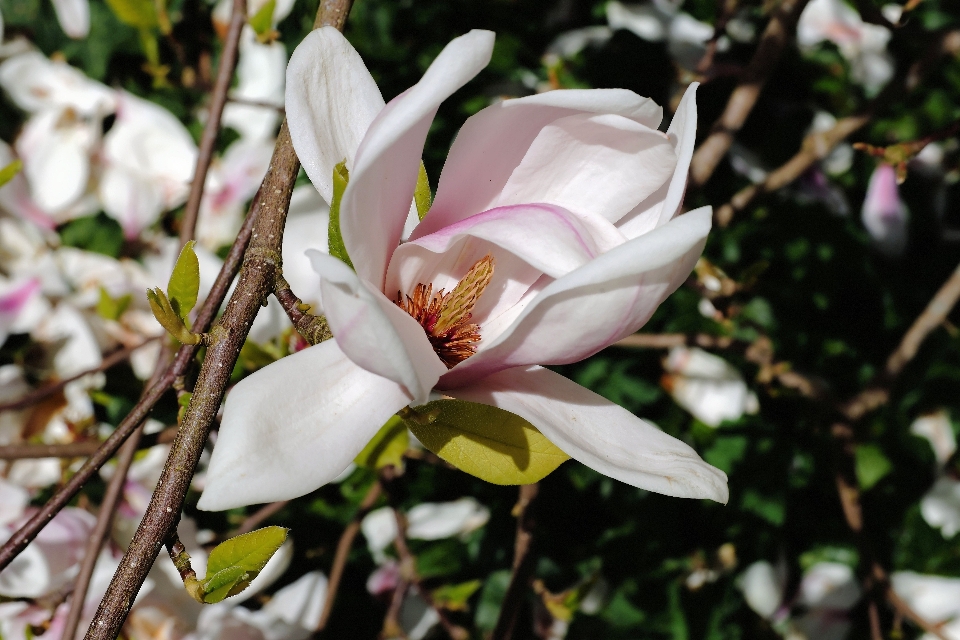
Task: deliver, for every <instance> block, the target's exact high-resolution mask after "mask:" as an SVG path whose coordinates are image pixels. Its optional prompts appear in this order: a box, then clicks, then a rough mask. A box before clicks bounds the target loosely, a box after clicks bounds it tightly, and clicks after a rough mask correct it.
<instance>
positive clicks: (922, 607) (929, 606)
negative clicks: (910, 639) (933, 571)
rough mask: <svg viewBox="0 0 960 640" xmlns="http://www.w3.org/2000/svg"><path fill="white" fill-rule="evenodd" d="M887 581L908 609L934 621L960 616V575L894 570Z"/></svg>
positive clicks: (936, 622) (935, 622) (938, 621)
mask: <svg viewBox="0 0 960 640" xmlns="http://www.w3.org/2000/svg"><path fill="white" fill-rule="evenodd" d="M890 583H891V585H892V586H893V590H894V591H896V593H897V595H898V596H900V597H901V598H903V599H904V600H905V601H906V602H907V604H908V605H910V608H911V609H913V610H914V611H916V612H917V613H918V614H920V615H921V616H922V617H923V618H924V619H925V620H928V621H930V622H931V623H933V624H938V623H940V622H944V621H945V620H949V619H951V618H956V617H958V616H960V578H948V577H946V576H931V575H923V574H920V573H914V572H913V571H897V572H896V573H894V574H893V575H891V576H890Z"/></svg>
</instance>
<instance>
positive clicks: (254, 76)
mask: <svg viewBox="0 0 960 640" xmlns="http://www.w3.org/2000/svg"><path fill="white" fill-rule="evenodd" d="M251 6H252V5H251ZM286 65H287V50H286V48H285V47H284V46H283V43H282V42H271V43H270V44H261V43H259V42H257V38H256V35H255V34H254V32H253V29H252V28H251V27H249V26H247V27H244V30H243V32H242V33H241V34H240V59H239V61H238V62H237V86H236V87H235V88H234V89H232V90H231V91H230V97H231V98H234V99H235V100H242V101H248V102H256V103H262V104H263V105H266V106H261V104H242V103H238V102H230V103H229V104H227V106H226V107H225V108H224V110H223V117H222V121H223V124H224V126H227V127H232V128H234V129H236V130H237V131H238V132H239V133H240V136H241V137H243V138H246V139H248V140H271V139H272V138H273V136H274V135H275V134H276V131H277V125H278V124H279V123H280V111H279V107H283V88H284V69H285V67H286ZM271 105H276V106H275V107H274V106H271ZM271 148H272V144H271Z"/></svg>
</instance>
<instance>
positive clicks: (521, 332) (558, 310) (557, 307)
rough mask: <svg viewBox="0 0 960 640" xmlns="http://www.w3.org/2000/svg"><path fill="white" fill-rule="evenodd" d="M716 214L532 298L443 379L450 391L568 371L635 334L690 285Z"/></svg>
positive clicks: (670, 228) (625, 250) (685, 222)
mask: <svg viewBox="0 0 960 640" xmlns="http://www.w3.org/2000/svg"><path fill="white" fill-rule="evenodd" d="M711 218H712V212H711V210H710V207H704V208H702V209H698V210H696V211H692V212H690V213H688V214H685V215H683V216H680V217H679V218H676V219H674V220H673V221H671V222H670V223H669V224H666V225H664V226H662V227H660V228H659V229H657V230H655V231H654V232H651V233H647V234H644V235H642V236H640V237H638V238H634V239H633V240H631V241H629V242H627V243H625V244H622V245H620V246H619V247H616V248H615V249H613V250H611V251H608V252H607V253H604V254H603V255H601V256H599V257H598V258H596V259H594V260H592V261H591V262H589V263H587V264H586V265H585V266H583V267H581V268H580V269H577V270H576V271H573V272H572V273H570V274H568V275H566V276H564V277H563V278H560V279H559V280H556V281H553V282H551V283H549V284H545V286H542V290H538V289H539V288H540V285H538V286H537V287H535V288H534V289H532V290H531V292H530V294H529V295H528V297H525V298H524V300H521V302H520V303H519V304H518V305H517V307H516V308H517V310H518V314H516V315H513V316H511V315H509V314H504V316H505V322H509V324H508V325H507V326H505V327H503V326H491V324H488V325H486V326H482V327H481V329H482V330H483V334H482V336H483V339H482V340H481V342H480V350H479V351H478V352H477V354H476V355H474V356H471V357H470V358H467V359H466V360H465V361H463V362H461V363H460V364H458V365H457V366H456V367H454V368H453V369H452V370H451V371H450V372H448V373H447V374H445V375H444V376H443V378H442V379H441V383H440V388H444V389H446V388H451V387H455V386H459V385H461V384H466V383H468V382H469V381H471V380H477V379H478V378H480V377H482V376H484V375H486V374H488V373H491V372H493V371H498V370H500V369H504V368H507V367H511V366H522V365H530V364H566V363H570V362H576V361H578V360H582V359H583V358H585V357H587V356H590V355H593V354H594V353H596V352H597V351H599V350H600V349H602V348H604V347H606V346H607V345H610V344H612V343H613V342H616V341H617V340H619V339H620V338H623V337H625V336H627V335H629V334H631V333H634V332H635V331H637V329H639V328H640V327H641V326H643V324H644V323H645V322H646V321H647V320H648V319H649V318H650V316H651V315H653V312H654V311H655V310H656V309H657V307H658V306H659V305H660V303H661V302H662V301H663V300H664V299H665V298H666V297H667V296H668V295H670V294H671V293H673V291H675V290H676V288H677V287H678V286H680V284H682V283H683V281H684V280H685V279H686V278H687V276H688V275H689V274H690V271H691V270H692V269H693V265H694V264H695V263H696V260H697V258H699V256H700V253H701V252H702V251H703V246H704V244H705V243H706V236H707V232H708V231H709V230H710V224H711Z"/></svg>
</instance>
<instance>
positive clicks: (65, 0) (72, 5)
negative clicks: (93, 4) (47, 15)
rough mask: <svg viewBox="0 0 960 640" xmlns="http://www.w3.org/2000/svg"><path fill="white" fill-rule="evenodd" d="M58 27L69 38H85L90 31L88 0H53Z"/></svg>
mask: <svg viewBox="0 0 960 640" xmlns="http://www.w3.org/2000/svg"><path fill="white" fill-rule="evenodd" d="M53 9H54V11H55V12H56V14H57V22H59V23H60V28H61V29H63V32H64V33H65V34H67V35H68V36H70V37H71V38H73V39H75V40H77V39H81V38H86V37H87V34H89V33H90V2H89V0H53Z"/></svg>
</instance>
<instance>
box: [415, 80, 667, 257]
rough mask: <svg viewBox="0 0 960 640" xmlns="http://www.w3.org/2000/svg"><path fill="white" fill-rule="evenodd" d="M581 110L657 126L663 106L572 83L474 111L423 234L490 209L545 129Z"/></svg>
mask: <svg viewBox="0 0 960 640" xmlns="http://www.w3.org/2000/svg"><path fill="white" fill-rule="evenodd" d="M579 113H612V114H616V115H620V116H623V117H625V118H630V119H631V120H634V121H636V122H638V123H640V124H642V125H644V126H647V127H649V128H651V129H656V128H657V127H658V126H659V124H660V120H661V118H662V116H663V110H662V109H661V108H660V107H659V106H658V105H657V104H656V103H655V102H654V101H653V100H651V99H649V98H643V97H641V96H638V95H637V94H635V93H634V92H632V91H628V90H626V89H569V90H563V91H548V92H547V93H541V94H538V95H534V96H528V97H525V98H517V99H515V100H504V101H503V102H498V103H497V104H494V105H491V106H489V107H487V108H486V109H484V110H483V111H481V112H480V113H477V114H476V115H473V116H471V117H470V118H469V119H468V120H467V121H466V122H465V123H464V125H463V127H461V129H460V132H459V133H458V134H457V138H456V140H454V142H453V146H451V147H450V153H449V154H448V155H447V161H446V163H445V164H444V166H443V173H442V174H441V175H440V184H439V186H438V187H437V197H436V199H434V201H433V206H432V207H431V208H430V213H428V214H427V216H426V217H425V218H424V219H423V221H422V222H421V223H420V226H419V227H417V229H416V231H414V234H413V236H412V237H413V238H419V237H422V236H425V235H428V234H431V233H434V232H435V231H438V230H439V229H442V228H443V227H445V226H448V225H451V224H453V223H454V222H458V221H460V220H463V219H464V218H468V217H470V216H472V215H474V214H475V213H479V212H481V211H486V210H487V209H490V208H492V207H493V206H494V202H495V201H496V199H497V198H498V197H499V196H500V193H501V192H502V191H503V187H504V185H506V184H507V180H509V179H510V175H511V174H512V173H513V171H514V169H516V168H517V165H519V164H520V161H521V160H523V157H524V156H525V155H526V153H527V150H528V149H529V148H530V145H531V144H532V143H533V141H534V139H536V137H537V135H538V134H539V133H540V130H541V129H542V128H543V127H545V126H547V125H548V124H550V123H551V122H553V121H554V120H558V119H560V118H564V117H566V116H572V115H576V114H579Z"/></svg>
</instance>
